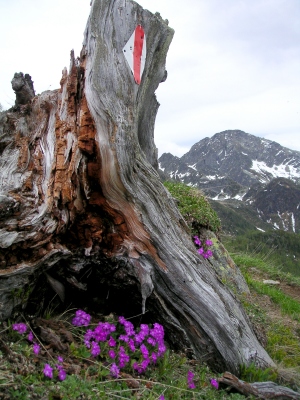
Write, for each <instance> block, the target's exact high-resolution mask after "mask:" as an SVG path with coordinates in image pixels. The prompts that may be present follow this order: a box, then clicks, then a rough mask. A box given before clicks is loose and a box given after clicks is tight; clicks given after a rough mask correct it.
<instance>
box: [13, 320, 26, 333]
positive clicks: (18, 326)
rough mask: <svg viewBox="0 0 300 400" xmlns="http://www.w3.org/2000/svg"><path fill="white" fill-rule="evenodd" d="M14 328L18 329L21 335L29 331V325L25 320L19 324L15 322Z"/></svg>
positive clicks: (14, 329)
mask: <svg viewBox="0 0 300 400" xmlns="http://www.w3.org/2000/svg"><path fill="white" fill-rule="evenodd" d="M12 329H13V331H17V332H18V333H19V334H20V335H23V333H26V331H27V325H26V324H24V323H23V322H20V323H18V324H13V325H12Z"/></svg>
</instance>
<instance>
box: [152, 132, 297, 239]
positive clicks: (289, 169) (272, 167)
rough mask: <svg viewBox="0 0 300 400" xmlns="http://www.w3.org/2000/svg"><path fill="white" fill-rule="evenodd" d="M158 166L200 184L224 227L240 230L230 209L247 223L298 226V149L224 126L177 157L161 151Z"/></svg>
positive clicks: (252, 225) (285, 227)
mask: <svg viewBox="0 0 300 400" xmlns="http://www.w3.org/2000/svg"><path fill="white" fill-rule="evenodd" d="M159 167H160V169H161V171H163V176H164V177H167V178H171V179H175V180H177V181H181V182H183V183H185V184H188V185H193V186H195V187H198V188H199V189H201V190H202V191H203V192H204V193H205V194H206V196H207V197H208V198H209V199H210V201H211V203H212V205H213V207H214V208H215V209H216V210H217V211H218V213H219V214H220V217H221V220H222V222H223V226H224V227H225V230H227V232H230V233H237V232H239V228H237V227H236V226H235V224H233V225H232V224H231V223H230V220H232V218H233V214H234V213H237V215H238V216H237V215H235V218H237V219H238V218H242V219H243V223H242V220H241V221H240V222H241V226H242V225H243V226H244V227H245V229H248V228H249V229H250V228H252V229H253V228H254V229H255V228H256V227H257V228H258V229H262V230H267V229H282V230H285V231H289V232H294V233H297V232H299V231H300V152H299V151H294V150H290V149H287V148H285V147H282V146H281V145H280V144H278V143H276V142H273V141H270V140H266V139H262V138H259V137H256V136H254V135H250V134H249V133H246V132H243V131H240V130H227V131H224V132H220V133H217V134H215V135H214V136H212V137H211V138H205V139H202V140H200V141H199V142H198V143H196V144H194V145H193V146H192V147H191V149H190V151H189V152H188V153H186V154H185V155H183V156H182V157H181V158H179V157H175V156H173V155H172V154H170V153H164V154H163V155H162V156H161V157H160V159H159ZM224 207H225V209H224ZM228 213H229V214H231V218H229V219H228V220H227V219H226V223H225V220H224V217H225V215H226V214H228ZM232 213H233V214H232ZM230 225H231V228H230ZM247 225H249V226H248V227H247Z"/></svg>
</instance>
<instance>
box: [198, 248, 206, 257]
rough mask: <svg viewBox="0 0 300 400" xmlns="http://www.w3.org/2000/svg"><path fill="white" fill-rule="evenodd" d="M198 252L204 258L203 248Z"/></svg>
mask: <svg viewBox="0 0 300 400" xmlns="http://www.w3.org/2000/svg"><path fill="white" fill-rule="evenodd" d="M197 252H198V253H199V254H200V255H201V256H202V255H203V254H204V249H203V247H200V249H198V250H197Z"/></svg>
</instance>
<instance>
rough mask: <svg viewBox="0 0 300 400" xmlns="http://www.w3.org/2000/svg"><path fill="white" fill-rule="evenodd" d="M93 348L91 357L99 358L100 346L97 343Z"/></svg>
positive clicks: (93, 344) (93, 343)
mask: <svg viewBox="0 0 300 400" xmlns="http://www.w3.org/2000/svg"><path fill="white" fill-rule="evenodd" d="M91 345H92V348H91V355H92V356H93V357H97V356H98V355H99V354H100V346H99V344H98V343H97V342H95V341H94V342H92V343H91Z"/></svg>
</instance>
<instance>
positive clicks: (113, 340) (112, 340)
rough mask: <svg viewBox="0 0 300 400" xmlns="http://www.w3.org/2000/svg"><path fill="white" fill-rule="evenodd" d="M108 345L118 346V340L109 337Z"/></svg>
mask: <svg viewBox="0 0 300 400" xmlns="http://www.w3.org/2000/svg"><path fill="white" fill-rule="evenodd" d="M108 345H109V346H110V347H116V345H117V342H116V341H115V339H114V338H113V337H112V336H111V337H110V338H109V341H108Z"/></svg>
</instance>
